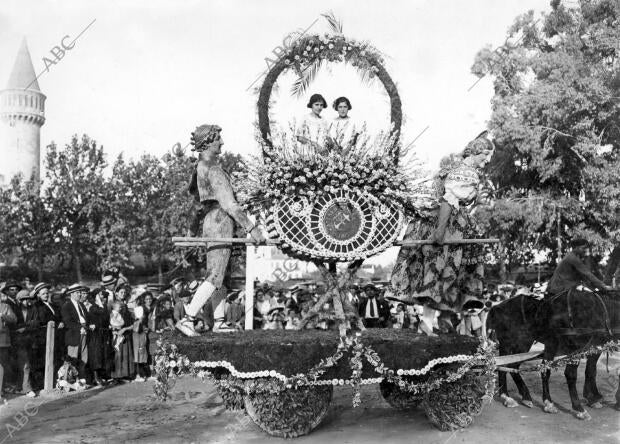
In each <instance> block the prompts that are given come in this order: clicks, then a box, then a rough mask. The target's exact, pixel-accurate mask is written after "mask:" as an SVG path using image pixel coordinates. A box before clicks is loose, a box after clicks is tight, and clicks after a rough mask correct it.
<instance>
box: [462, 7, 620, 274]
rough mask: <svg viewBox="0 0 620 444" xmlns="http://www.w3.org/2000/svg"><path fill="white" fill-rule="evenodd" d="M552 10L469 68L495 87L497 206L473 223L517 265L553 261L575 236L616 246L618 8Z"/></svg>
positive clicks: (516, 28) (522, 21) (603, 247)
mask: <svg viewBox="0 0 620 444" xmlns="http://www.w3.org/2000/svg"><path fill="white" fill-rule="evenodd" d="M551 6H552V10H551V12H550V13H547V14H545V15H544V16H543V18H542V19H541V20H540V22H539V23H538V22H537V21H535V19H534V15H533V13H532V12H529V13H527V14H524V15H522V16H520V17H518V18H517V19H516V20H515V23H514V25H513V26H512V27H511V28H510V30H509V32H508V34H509V36H508V38H509V40H508V41H507V43H506V44H505V45H503V46H502V47H501V48H500V50H496V51H491V49H490V48H485V49H483V50H481V51H480V52H479V53H478V55H477V56H476V60H475V63H474V65H473V67H472V71H473V72H474V73H475V74H477V75H478V76H483V75H486V74H490V75H491V76H492V77H493V79H494V90H495V94H494V97H493V99H492V115H491V120H490V123H489V129H490V130H491V132H492V134H493V135H494V141H495V144H496V147H497V151H496V155H495V156H494V158H493V160H492V162H491V163H490V164H489V165H488V167H487V173H488V175H489V179H490V186H489V188H490V190H491V194H492V198H493V199H492V200H491V203H489V204H488V205H487V208H486V209H485V208H482V209H480V210H479V217H480V220H481V222H482V223H483V225H485V226H486V227H487V229H488V230H489V232H490V233H489V234H490V235H496V236H500V237H502V239H503V241H504V246H505V247H506V248H507V249H508V250H513V251H514V252H515V253H514V254H513V253H512V252H509V253H506V254H504V259H506V260H510V261H516V262H520V261H525V260H527V259H528V258H531V254H528V252H529V253H531V252H532V251H535V250H537V251H548V252H549V253H550V254H551V255H552V257H554V258H555V257H558V256H559V255H560V254H561V253H562V250H563V249H564V246H565V245H567V242H568V241H569V239H571V238H574V237H586V238H588V239H589V240H590V241H591V242H592V243H593V244H594V245H595V246H596V248H597V249H598V250H599V251H601V252H603V251H609V249H610V248H611V247H613V246H614V245H616V244H617V243H618V241H619V240H620V224H619V221H620V219H619V218H618V210H619V202H620V126H619V122H620V101H618V97H619V96H620V69H619V68H620V62H619V59H618V55H619V46H618V41H620V2H618V1H616V0H582V1H580V7H579V8H570V9H569V8H567V7H565V6H563V5H562V4H561V2H560V1H559V0H554V1H553V2H552V3H551ZM510 42H512V43H510Z"/></svg>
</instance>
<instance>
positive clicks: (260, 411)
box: [244, 386, 333, 438]
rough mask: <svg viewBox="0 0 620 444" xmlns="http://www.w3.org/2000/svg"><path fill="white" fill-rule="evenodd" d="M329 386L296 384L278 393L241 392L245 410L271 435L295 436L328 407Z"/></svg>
mask: <svg viewBox="0 0 620 444" xmlns="http://www.w3.org/2000/svg"><path fill="white" fill-rule="evenodd" d="M332 393H333V388H332V387H331V386H329V387H300V388H297V389H292V390H285V391H281V392H277V393H276V394H273V393H265V392H258V393H252V394H247V395H245V398H244V400H245V409H246V412H247V414H248V416H250V418H252V420H253V421H254V422H255V423H256V424H257V425H258V426H259V427H260V428H261V429H263V430H264V431H265V432H267V433H268V434H270V435H271V436H278V437H281V438H295V437H297V436H301V435H305V434H307V433H309V432H310V431H312V430H313V429H314V428H315V427H316V426H318V425H319V424H320V423H321V421H322V420H323V418H324V417H325V415H326V414H327V410H328V408H329V404H330V402H331V400H332Z"/></svg>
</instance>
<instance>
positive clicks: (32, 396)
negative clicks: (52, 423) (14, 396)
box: [26, 390, 37, 398]
mask: <svg viewBox="0 0 620 444" xmlns="http://www.w3.org/2000/svg"><path fill="white" fill-rule="evenodd" d="M26 396H27V397H28V398H36V397H37V394H36V393H35V392H33V391H32V390H30V391H29V392H28V393H26Z"/></svg>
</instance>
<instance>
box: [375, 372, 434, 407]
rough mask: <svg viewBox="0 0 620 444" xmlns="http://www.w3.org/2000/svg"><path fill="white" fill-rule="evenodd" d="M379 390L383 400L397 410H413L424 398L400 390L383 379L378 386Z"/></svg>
mask: <svg viewBox="0 0 620 444" xmlns="http://www.w3.org/2000/svg"><path fill="white" fill-rule="evenodd" d="M379 390H381V396H383V399H385V401H386V402H387V403H388V404H390V405H391V406H392V407H394V408H395V409H397V410H410V409H415V408H416V407H418V406H419V405H420V403H421V402H422V400H423V398H424V396H423V395H422V394H414V393H411V392H408V391H406V390H402V389H401V388H400V387H398V385H397V384H394V383H393V382H389V381H386V380H385V379H384V380H383V381H381V383H380V384H379Z"/></svg>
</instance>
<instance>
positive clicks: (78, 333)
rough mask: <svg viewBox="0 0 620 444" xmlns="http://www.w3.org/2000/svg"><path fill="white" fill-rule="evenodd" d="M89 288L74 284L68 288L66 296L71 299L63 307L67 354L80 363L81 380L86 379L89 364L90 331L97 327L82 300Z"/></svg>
mask: <svg viewBox="0 0 620 444" xmlns="http://www.w3.org/2000/svg"><path fill="white" fill-rule="evenodd" d="M83 292H88V288H86V287H85V286H83V285H80V284H73V285H71V286H70V287H69V288H67V290H66V292H65V294H66V295H67V296H69V299H68V300H67V301H66V302H65V303H64V305H63V306H62V310H61V313H62V321H63V323H64V324H65V346H66V347H67V354H68V355H69V356H70V357H71V358H74V359H75V360H76V361H78V362H79V369H78V370H79V373H80V378H86V365H87V363H88V338H87V335H88V330H93V329H94V328H95V325H94V324H92V323H90V322H89V318H88V311H87V310H86V307H85V306H84V304H83V303H82V302H80V299H81V297H82V293H83Z"/></svg>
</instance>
